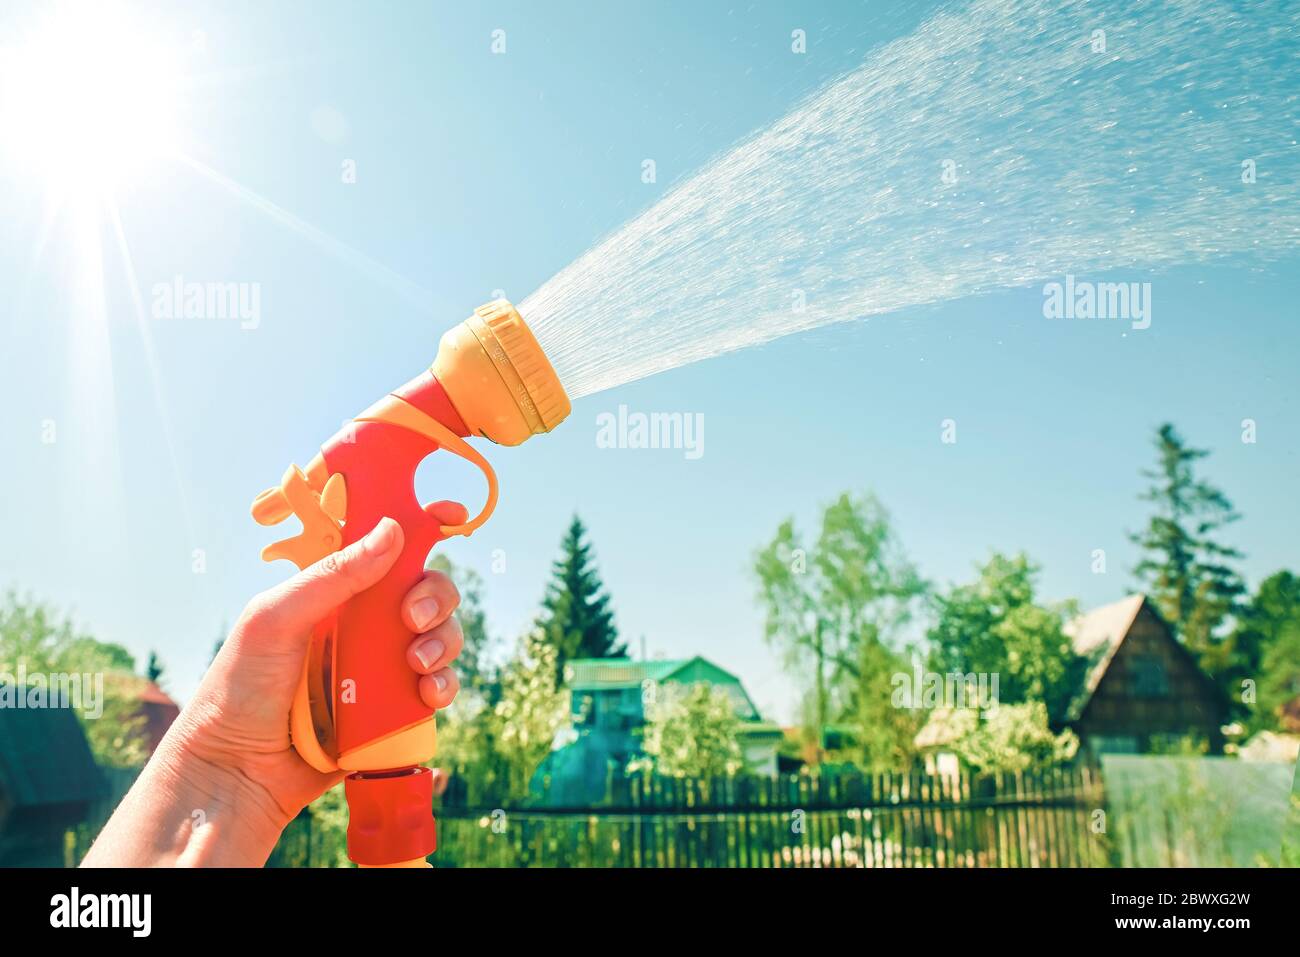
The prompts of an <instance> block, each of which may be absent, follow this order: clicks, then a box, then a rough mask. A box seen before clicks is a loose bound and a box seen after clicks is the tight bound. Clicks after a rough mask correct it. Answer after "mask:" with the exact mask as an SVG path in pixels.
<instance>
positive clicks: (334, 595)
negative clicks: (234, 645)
mask: <svg viewBox="0 0 1300 957" xmlns="http://www.w3.org/2000/svg"><path fill="white" fill-rule="evenodd" d="M403 541H404V539H403V536H402V527H401V526H400V525H398V524H397V522H396V521H394V520H393V519H391V518H382V519H380V520H379V523H378V524H377V525H376V526H375V527H374V528H373V529H371V530H370V532H369V534H367V535H366V536H365V537H364V538H362V539H359V540H358V541H355V542H353V543H352V544H351V545H349V546H348V547H347V548H344V549H342V550H341V551H337V552H331V553H330V554H329V555H326V556H325V557H324V558H322V559H321V560H320V561H318V562H317V563H316V564H314V565H310V566H308V567H307V568H305V569H303V570H302V571H301V572H299V573H298V574H297V575H294V576H293V578H291V579H289V580H288V581H287V582H285V583H284V584H282V585H277V586H276V587H275V588H273V589H271V590H270V591H269V592H267V593H266V594H265V595H264V596H263V598H262V600H261V601H260V602H259V603H258V606H259V607H258V610H257V612H256V613H255V617H256V620H257V625H258V630H259V631H260V630H263V629H264V630H265V632H266V633H268V636H274V637H272V640H275V638H280V637H283V638H284V639H286V640H293V641H295V642H296V639H298V638H299V637H301V636H302V634H303V633H305V632H309V631H310V630H311V629H312V628H313V627H314V626H315V625H316V624H317V623H318V622H320V621H323V620H324V619H325V618H327V617H328V616H329V615H330V613H331V612H333V611H334V609H336V608H338V607H339V605H342V604H343V603H344V602H345V601H347V600H348V599H349V598H351V597H352V596H353V595H356V594H359V593H361V592H363V591H365V590H366V589H367V588H369V587H370V586H371V585H374V584H377V583H378V582H379V581H380V579H382V578H383V577H384V576H385V575H387V574H388V570H389V569H390V568H392V567H393V563H394V562H396V561H397V556H398V555H400V554H401V552H402V542H403Z"/></svg>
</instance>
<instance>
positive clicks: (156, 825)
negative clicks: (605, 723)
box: [83, 502, 466, 867]
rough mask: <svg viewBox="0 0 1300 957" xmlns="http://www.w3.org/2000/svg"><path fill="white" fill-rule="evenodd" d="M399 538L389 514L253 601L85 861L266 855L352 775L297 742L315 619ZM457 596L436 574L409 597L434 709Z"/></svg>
mask: <svg viewBox="0 0 1300 957" xmlns="http://www.w3.org/2000/svg"><path fill="white" fill-rule="evenodd" d="M429 511H430V512H431V513H432V514H434V515H435V517H437V518H438V519H439V520H440V521H442V522H444V523H445V524H459V523H461V522H464V521H465V518H466V516H465V510H464V508H463V507H462V506H460V505H457V504H455V503H451V502H439V503H437V504H435V505H431V506H429ZM402 542H403V536H402V529H401V527H400V526H399V525H398V524H397V523H396V522H395V521H393V520H392V519H387V518H385V519H383V520H381V521H380V522H379V524H378V525H376V526H375V528H374V529H373V530H372V531H371V532H370V534H368V535H367V536H366V537H365V538H363V539H361V540H360V541H358V542H356V543H355V544H353V545H350V546H348V547H347V548H345V549H343V550H341V551H339V552H335V553H333V554H331V555H328V556H326V557H325V558H324V559H322V560H321V561H319V562H317V563H316V564H315V565H312V566H311V567H309V568H307V569H304V570H303V571H302V572H300V573H298V574H297V575H295V576H294V577H293V578H291V579H290V580H289V581H287V582H284V583H283V584H281V585H278V586H276V587H275V588H272V589H270V590H269V591H267V592H264V593H263V594H261V595H259V596H258V597H256V598H254V599H253V600H252V601H251V602H249V604H248V606H247V607H246V608H245V609H244V613H243V614H242V615H241V616H240V619H239V621H238V623H237V624H236V625H235V627H234V629H232V630H231V633H230V637H229V638H228V639H227V640H226V642H225V643H224V644H223V645H222V648H221V651H220V653H219V654H218V655H217V658H216V660H215V661H213V663H212V666H211V667H210V668H209V669H208V672H207V674H206V675H204V677H203V681H202V683H201V684H200V685H199V688H198V690H197V692H196V693H195V695H194V699H193V700H192V701H191V702H190V703H189V705H187V706H186V708H185V710H184V712H182V714H181V716H180V717H179V718H178V719H177V720H176V722H175V723H174V724H173V725H172V728H171V729H170V730H169V731H168V733H167V735H166V737H165V738H164V739H163V741H162V743H161V744H160V745H159V747H158V750H157V752H156V753H155V754H154V756H153V757H152V758H151V759H150V761H149V764H148V765H146V767H145V770H144V771H143V772H141V775H140V778H139V779H138V780H137V781H136V783H135V785H134V786H133V787H132V789H131V792H130V793H129V794H128V795H127V797H126V799H124V800H123V802H122V804H121V805H120V806H119V808H118V809H117V811H116V812H115V813H114V815H113V818H112V819H111V820H110V821H109V823H108V825H107V826H106V827H105V828H104V831H103V832H102V833H101V834H100V836H99V838H98V840H96V842H95V845H94V847H92V848H91V850H90V853H89V854H87V856H86V859H85V861H84V862H83V864H84V865H85V866H91V867H94V866H148V865H152V864H220V865H224V866H260V865H261V864H264V863H265V862H266V859H267V857H268V856H269V855H270V853H271V849H272V848H273V847H274V846H275V842H276V840H277V839H278V837H279V835H280V832H281V831H282V830H283V829H284V826H285V825H286V824H288V822H289V821H290V820H292V819H293V817H294V816H295V815H296V814H297V813H298V812H299V811H300V810H301V809H302V808H303V807H304V806H305V805H307V804H309V803H310V802H311V801H313V800H315V799H316V798H317V797H319V796H320V795H321V794H322V793H324V791H325V790H326V789H328V788H330V787H331V786H333V785H334V784H337V783H338V782H339V781H341V780H342V779H343V777H344V776H345V773H346V772H343V771H337V772H333V773H330V774H322V773H321V772H319V771H317V770H315V769H314V768H312V767H311V766H310V765H309V764H307V762H306V761H304V760H303V759H302V758H301V757H299V755H298V753H297V752H296V751H294V750H293V748H292V747H291V745H290V741H289V710H290V706H291V704H292V701H293V695H294V691H295V689H296V688H297V685H298V678H299V675H300V674H301V672H302V666H303V659H304V656H305V655H306V650H307V644H308V641H309V640H310V637H311V633H312V629H313V628H314V627H315V625H316V623H317V622H319V621H321V620H323V619H324V618H326V617H327V616H328V615H329V614H330V613H331V612H332V611H333V610H334V609H335V608H337V607H338V606H339V605H342V604H343V603H344V602H346V601H347V600H348V599H349V598H351V597H352V596H354V595H356V594H358V593H360V592H362V591H365V590H366V589H367V588H369V587H370V586H371V585H374V584H375V583H377V582H378V581H379V580H380V579H382V578H383V577H384V575H386V574H387V573H388V571H389V569H390V568H392V566H393V563H394V562H395V561H396V560H397V557H398V555H399V554H400V553H401V550H402ZM459 601H460V595H459V594H458V593H457V591H456V588H455V586H454V585H453V584H452V583H451V580H450V579H449V578H447V577H446V576H445V575H443V574H441V573H439V572H434V571H428V572H426V573H425V575H424V578H422V579H421V580H420V582H419V583H418V584H416V585H415V587H414V588H412V589H411V590H410V592H408V593H407V595H406V597H405V599H404V600H403V603H402V618H403V620H404V621H405V623H406V626H407V627H408V628H409V629H410V630H411V631H412V632H413V633H415V635H416V637H415V638H414V639H413V641H412V642H411V645H410V647H409V648H408V649H407V655H406V657H407V662H408V664H410V666H411V669H412V670H413V671H414V672H415V673H416V674H417V675H418V676H419V677H418V678H417V679H416V680H417V681H418V687H419V691H420V696H421V698H422V699H423V700H424V703H425V704H427V705H428V706H429V707H431V708H434V709H439V708H445V707H446V706H447V705H449V704H450V703H451V702H452V699H454V698H455V696H456V692H457V691H458V690H459V687H460V684H459V681H458V680H457V678H456V674H455V672H453V671H452V670H451V668H450V665H451V663H452V662H453V661H454V660H455V658H456V656H457V655H459V654H460V651H461V647H462V645H463V636H462V634H461V630H460V625H459V624H458V623H457V622H456V619H455V618H454V617H452V612H453V611H455V609H456V605H457V603H458V602H459Z"/></svg>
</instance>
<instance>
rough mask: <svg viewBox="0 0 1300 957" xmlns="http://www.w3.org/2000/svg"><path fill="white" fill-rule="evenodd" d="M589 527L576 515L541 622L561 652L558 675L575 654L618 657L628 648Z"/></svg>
mask: <svg viewBox="0 0 1300 957" xmlns="http://www.w3.org/2000/svg"><path fill="white" fill-rule="evenodd" d="M586 536H587V529H586V527H585V526H584V525H583V524H582V520H581V519H580V518H578V516H576V515H575V516H573V521H572V522H571V523H570V524H569V530H568V531H567V532H566V533H565V535H564V539H563V541H561V543H560V557H559V558H558V559H557V560H556V561H555V563H554V565H553V566H552V571H551V583H550V584H549V585H548V586H547V589H546V595H545V597H544V598H543V599H542V614H541V617H540V618H539V619H538V622H537V625H538V627H539V628H540V629H541V631H542V634H543V635H544V636H545V638H546V640H547V641H548V642H550V643H551V645H552V646H553V647H554V648H555V650H556V656H555V667H556V676H557V677H559V676H561V675H562V674H563V669H564V665H565V664H566V663H567V662H569V661H572V660H573V659H575V658H618V657H621V656H623V655H625V654H626V653H627V652H626V650H625V649H624V647H623V645H622V644H621V643H619V641H618V629H616V628H615V627H614V612H613V610H612V609H611V608H610V599H609V595H608V594H607V593H606V592H605V590H604V589H605V586H604V585H603V584H602V583H601V580H600V575H599V574H598V573H597V572H596V567H595V559H594V557H593V555H592V552H591V545H590V544H589V543H588V542H587V540H586Z"/></svg>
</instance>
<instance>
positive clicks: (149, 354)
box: [105, 197, 197, 543]
mask: <svg viewBox="0 0 1300 957" xmlns="http://www.w3.org/2000/svg"><path fill="white" fill-rule="evenodd" d="M105 208H106V209H107V211H108V217H109V224H110V225H111V226H112V227H113V236H114V238H115V239H116V241H117V249H118V253H119V254H120V255H121V257H122V268H123V270H124V271H125V273H126V286H127V289H128V290H129V291H130V294H131V305H132V307H133V309H134V311H135V320H136V327H137V328H138V329H139V331H140V341H141V343H142V344H143V345H144V354H145V364H146V365H147V366H148V367H149V381H150V385H151V387H152V389H153V402H154V408H155V410H156V412H157V414H158V421H159V423H160V424H161V427H162V437H163V445H165V446H166V447H167V458H168V461H169V462H170V463H171V469H172V477H173V478H174V479H175V482H176V495H177V497H178V498H179V500H180V504H181V515H182V517H183V518H184V521H185V530H186V532H187V533H188V535H189V541H190V542H191V543H193V542H194V541H196V540H197V539H196V536H195V531H194V521H193V513H192V512H191V511H190V501H189V496H188V495H186V494H185V482H184V479H183V477H182V476H181V466H180V460H179V459H178V458H177V457H176V444H175V442H173V441H172V428H171V418H170V416H168V414H167V403H166V401H165V400H164V397H163V388H162V377H161V375H160V374H159V372H158V359H157V355H156V353H155V351H154V345H153V336H152V335H151V334H150V332H149V324H148V322H147V321H146V319H145V314H144V302H143V301H142V300H141V298H140V285H139V282H138V281H137V279H136V275H135V263H134V261H133V260H132V258H131V248H130V245H129V244H128V243H127V240H126V231H125V230H124V229H123V228H122V217H121V215H120V213H119V211H118V208H117V201H116V200H115V199H113V198H112V197H109V198H108V199H107V200H106V202H105Z"/></svg>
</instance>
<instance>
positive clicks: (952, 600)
mask: <svg viewBox="0 0 1300 957" xmlns="http://www.w3.org/2000/svg"><path fill="white" fill-rule="evenodd" d="M976 570H977V576H976V579H975V581H974V582H971V583H969V584H966V585H956V586H953V587H952V588H950V589H949V590H948V592H947V593H946V594H943V595H940V596H938V597H936V599H935V602H934V605H935V624H934V626H933V627H932V628H931V629H930V634H929V637H930V646H931V665H932V667H934V669H935V670H936V671H939V672H944V673H961V674H977V675H978V674H986V675H997V676H998V699H999V701H1001V702H1005V703H1007V704H1018V703H1022V702H1029V701H1040V702H1042V703H1043V704H1044V705H1045V706H1046V709H1047V716H1048V720H1049V721H1050V723H1051V724H1052V725H1053V726H1059V725H1061V724H1062V723H1063V722H1064V721H1065V718H1066V714H1067V712H1068V711H1069V707H1070V702H1071V700H1072V699H1073V697H1074V695H1075V694H1076V693H1077V692H1078V691H1079V689H1080V687H1081V685H1082V683H1083V678H1084V674H1085V672H1086V670H1087V666H1088V662H1087V660H1086V659H1084V658H1083V657H1082V656H1080V655H1078V654H1076V653H1075V651H1074V647H1073V645H1072V644H1071V642H1070V639H1069V638H1068V637H1066V635H1065V632H1064V625H1065V623H1066V622H1067V621H1068V620H1069V619H1070V618H1072V617H1074V615H1075V614H1076V612H1077V609H1076V606H1075V604H1074V603H1073V602H1062V603H1060V604H1056V605H1040V604H1038V603H1037V602H1036V601H1035V597H1034V592H1035V590H1036V587H1037V578H1038V573H1039V567H1038V566H1037V565H1036V564H1034V563H1033V562H1032V561H1030V559H1029V557H1028V556H1027V555H1025V554H1024V553H1023V552H1022V553H1019V554H1016V555H1003V554H1001V553H1000V552H994V553H993V554H992V555H991V556H990V557H989V559H988V561H987V562H985V563H984V564H983V565H981V566H976Z"/></svg>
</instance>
